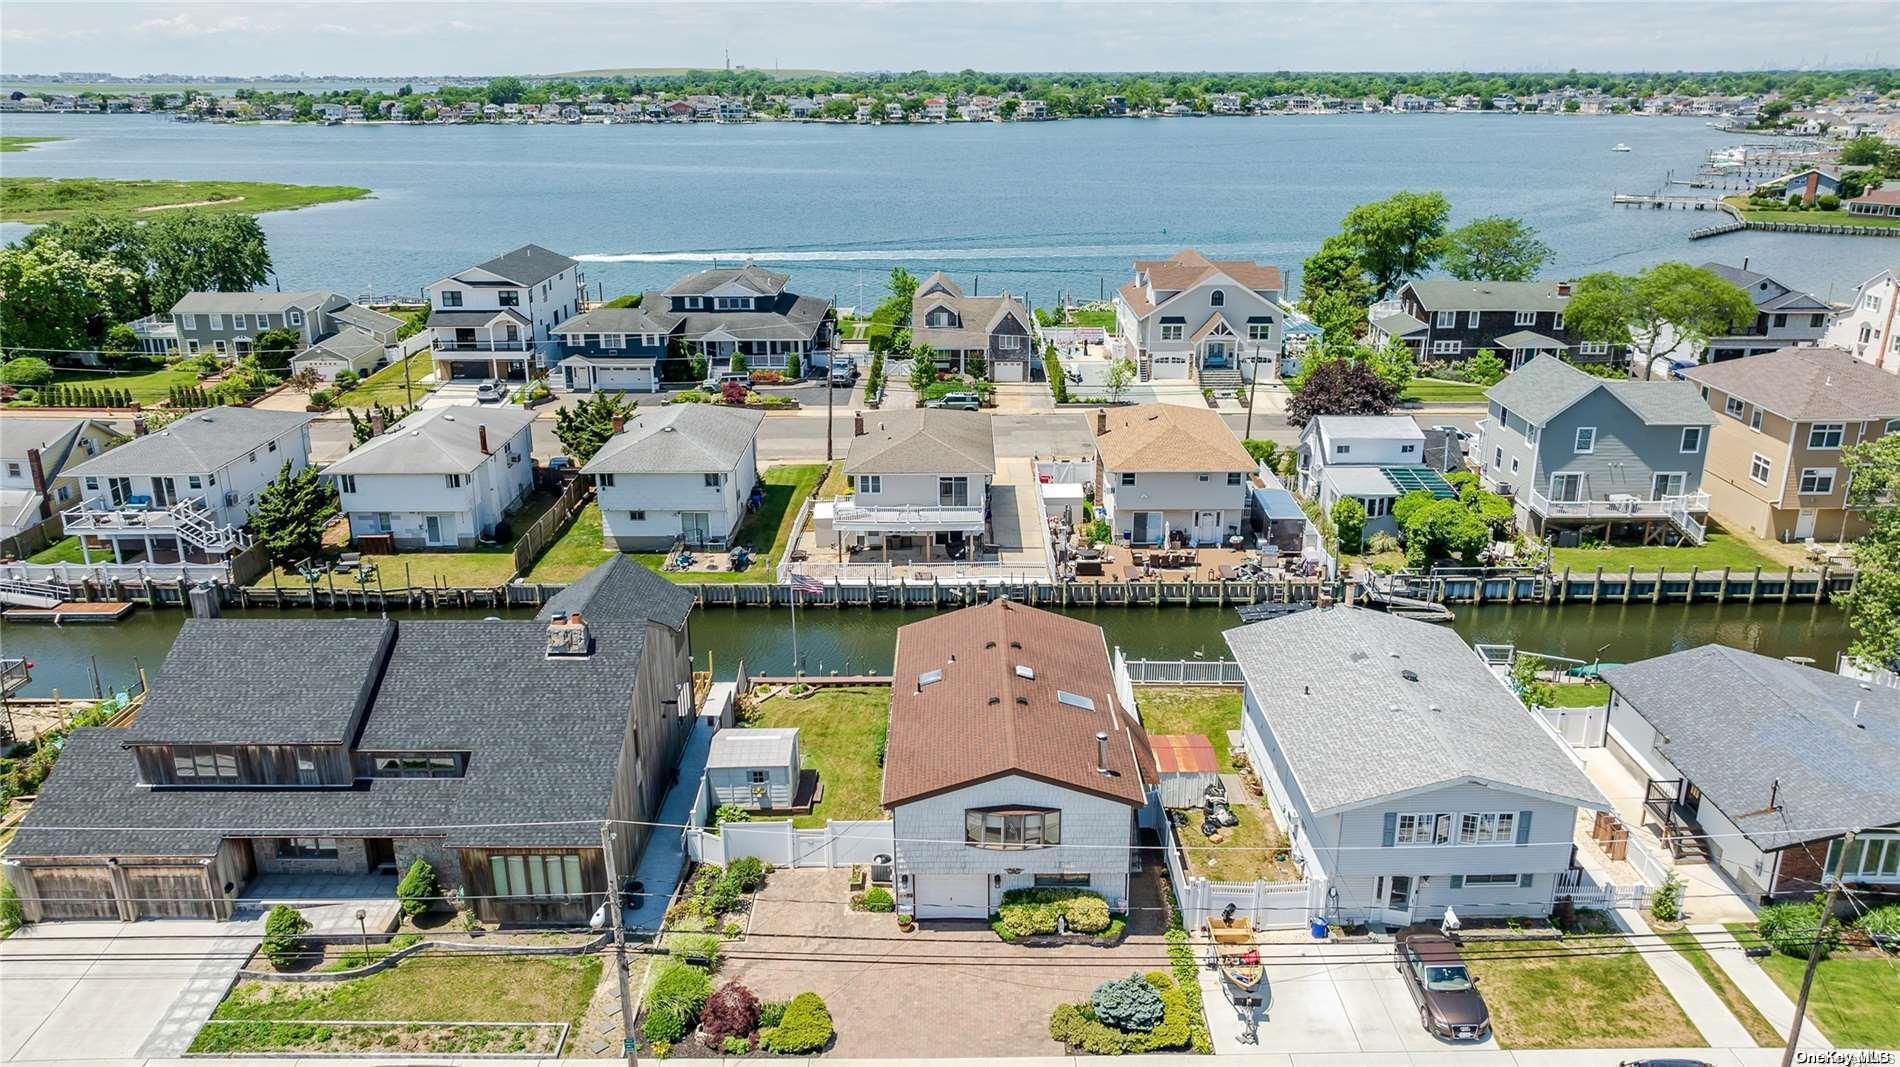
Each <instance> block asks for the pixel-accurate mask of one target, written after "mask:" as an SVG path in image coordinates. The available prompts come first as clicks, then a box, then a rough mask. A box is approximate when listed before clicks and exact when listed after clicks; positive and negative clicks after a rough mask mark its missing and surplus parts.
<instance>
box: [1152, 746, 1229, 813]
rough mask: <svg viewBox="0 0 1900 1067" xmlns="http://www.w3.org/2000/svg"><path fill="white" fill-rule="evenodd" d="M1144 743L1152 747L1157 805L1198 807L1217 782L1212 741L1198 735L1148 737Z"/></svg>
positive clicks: (1217, 770)
mask: <svg viewBox="0 0 1900 1067" xmlns="http://www.w3.org/2000/svg"><path fill="white" fill-rule="evenodd" d="M1148 743H1149V744H1150V745H1152V746H1153V747H1154V752H1155V771H1156V773H1157V774H1158V776H1159V778H1160V786H1161V806H1162V807H1164V808H1198V807H1200V806H1201V800H1202V798H1203V797H1204V796H1205V794H1206V793H1207V787H1208V786H1210V785H1213V784H1214V783H1215V782H1217V781H1219V780H1220V761H1219V760H1217V759H1215V758H1214V742H1212V741H1209V740H1208V739H1207V738H1206V737H1205V736H1203V735H1201V734H1149V735H1148Z"/></svg>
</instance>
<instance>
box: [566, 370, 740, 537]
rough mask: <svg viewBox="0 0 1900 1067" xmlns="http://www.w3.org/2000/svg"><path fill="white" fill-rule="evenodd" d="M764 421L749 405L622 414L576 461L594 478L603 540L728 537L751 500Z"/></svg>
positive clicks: (681, 407)
mask: <svg viewBox="0 0 1900 1067" xmlns="http://www.w3.org/2000/svg"><path fill="white" fill-rule="evenodd" d="M764 421H765V413H764V412H763V411H759V410H756V409H747V408H726V407H714V406H712V405H710V404H669V405H667V406H665V407H659V408H641V409H639V410H638V411H637V412H636V413H635V414H634V415H633V417H632V418H629V419H626V420H625V421H624V422H622V423H621V424H620V429H619V430H618V431H617V432H616V433H615V434H614V436H613V437H611V438H608V440H607V443H606V444H604V445H602V446H601V448H600V451H599V452H596V453H595V454H594V458H593V459H591V460H588V461H587V465H586V466H585V467H582V468H581V474H582V476H583V477H588V478H592V479H593V480H594V485H595V491H596V494H597V496H598V499H599V501H600V525H601V533H602V536H603V537H604V538H605V541H606V544H607V546H608V547H609V548H616V549H619V550H620V551H623V552H627V551H649V552H650V551H657V550H660V549H665V548H669V547H671V546H672V545H673V544H675V543H676V542H679V541H684V542H685V543H686V544H688V545H691V546H693V547H695V548H697V547H703V546H708V545H715V546H721V547H723V546H725V545H727V544H729V543H730V542H731V539H732V536H733V534H734V533H736V532H737V531H738V529H739V524H740V523H741V521H743V520H744V518H745V517H746V515H747V514H748V513H749V512H750V511H751V509H752V506H753V489H754V488H755V487H756V486H757V485H758V484H759V470H758V466H759V451H758V434H759V424H760V423H762V422H764Z"/></svg>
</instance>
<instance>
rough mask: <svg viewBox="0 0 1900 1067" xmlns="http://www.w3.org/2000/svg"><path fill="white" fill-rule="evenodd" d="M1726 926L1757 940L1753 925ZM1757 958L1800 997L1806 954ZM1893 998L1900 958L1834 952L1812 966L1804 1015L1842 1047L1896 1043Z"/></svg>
mask: <svg viewBox="0 0 1900 1067" xmlns="http://www.w3.org/2000/svg"><path fill="white" fill-rule="evenodd" d="M1727 927H1728V932H1729V933H1731V934H1733V935H1735V938H1736V940H1738V941H1741V942H1743V943H1745V944H1759V943H1760V940H1761V939H1760V938H1759V937H1758V936H1756V934H1755V930H1754V927H1752V926H1749V925H1746V924H1744V923H1728V924H1727ZM1755 962H1757V963H1759V964H1760V965H1761V967H1762V969H1763V970H1765V971H1767V972H1768V977H1770V978H1773V979H1774V980H1775V984H1776V985H1778V986H1780V987H1781V991H1782V992H1783V993H1786V994H1788V999H1789V1000H1798V999H1799V998H1800V996H1801V975H1802V972H1804V971H1805V970H1807V966H1808V961H1807V960H1806V959H1805V958H1799V959H1797V958H1796V957H1794V956H1784V955H1782V954H1781V953H1779V952H1777V953H1775V954H1773V955H1771V956H1768V957H1766V958H1764V959H1760V960H1756V961H1755ZM1895 1004H1900V962H1896V961H1895V960H1894V958H1893V957H1891V956H1884V957H1883V956H1881V955H1879V954H1878V953H1875V952H1872V951H1866V952H1846V951H1843V952H1836V953H1835V954H1834V955H1832V956H1829V957H1828V958H1827V959H1824V960H1822V961H1821V963H1820V965H1819V966H1818V967H1816V968H1815V970H1814V987H1813V989H1812V990H1811V991H1810V992H1809V995H1808V1018H1809V1019H1810V1020H1811V1021H1812V1022H1813V1023H1814V1025H1816V1026H1819V1027H1820V1028H1821V1033H1823V1034H1825V1035H1827V1039H1828V1040H1829V1041H1832V1042H1833V1043H1834V1044H1835V1045H1836V1046H1838V1047H1840V1048H1879V1049H1892V1048H1900V1011H1895V1010H1894V1005H1895ZM1882 1005H1886V1006H1885V1007H1882Z"/></svg>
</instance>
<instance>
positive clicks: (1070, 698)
mask: <svg viewBox="0 0 1900 1067" xmlns="http://www.w3.org/2000/svg"><path fill="white" fill-rule="evenodd" d="M1056 699H1057V700H1059V701H1061V702H1062V703H1064V704H1067V705H1068V706H1070V707H1072V708H1081V709H1082V710H1083V711H1094V710H1095V701H1093V700H1090V699H1089V698H1088V697H1085V696H1083V695H1082V694H1080V693H1071V692H1069V691H1068V690H1067V689H1058V690H1056Z"/></svg>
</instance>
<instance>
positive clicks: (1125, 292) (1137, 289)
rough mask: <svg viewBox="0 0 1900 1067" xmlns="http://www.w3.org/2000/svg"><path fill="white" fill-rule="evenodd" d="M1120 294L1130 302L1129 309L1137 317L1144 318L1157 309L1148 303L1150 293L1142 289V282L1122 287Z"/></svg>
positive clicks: (1130, 283)
mask: <svg viewBox="0 0 1900 1067" xmlns="http://www.w3.org/2000/svg"><path fill="white" fill-rule="evenodd" d="M1135 266H1137V267H1139V266H1141V264H1139V263H1137V264H1135ZM1120 292H1121V294H1122V299H1123V300H1126V301H1127V302H1128V307H1129V309H1130V310H1132V311H1133V312H1134V313H1135V315H1136V316H1137V317H1139V316H1144V315H1146V314H1148V313H1149V312H1150V311H1153V310H1154V309H1155V306H1154V305H1153V304H1150V303H1149V302H1148V291H1147V290H1146V289H1143V288H1142V287H1141V283H1140V282H1129V283H1128V284H1127V285H1124V286H1122V287H1121V290H1120Z"/></svg>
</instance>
